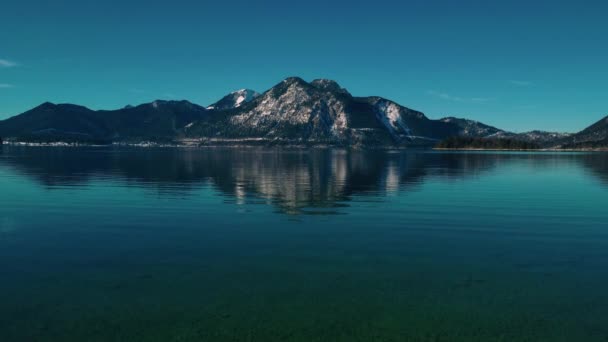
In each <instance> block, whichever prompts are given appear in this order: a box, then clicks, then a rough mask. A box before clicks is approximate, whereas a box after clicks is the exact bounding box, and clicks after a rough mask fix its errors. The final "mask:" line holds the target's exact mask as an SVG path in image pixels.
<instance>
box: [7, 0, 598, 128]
mask: <svg viewBox="0 0 608 342" xmlns="http://www.w3.org/2000/svg"><path fill="white" fill-rule="evenodd" d="M606 13H608V2H606V1H585V4H581V2H580V1H520V0H513V1H487V0H486V1H467V0H461V1H432V0H431V1H385V0H376V1H354V0H353V1H332V2H331V3H329V2H328V1H319V0H308V1H297V2H291V1H241V0H232V1H225V2H224V1H222V2H220V1H213V2H211V1H209V2H208V1H204V2H203V1H181V0H174V1H170V2H167V1H91V0H78V1H75V0H67V1H65V0H64V1H61V0H57V1H48V0H46V1H29V0H20V1H16V0H4V1H2V4H0V118H6V117H9V116H12V115H15V114H18V113H21V112H23V111H25V110H28V109H30V108H32V107H34V106H36V105H38V104H40V103H42V102H44V101H51V102H56V103H64V102H70V103H77V104H82V105H85V106H88V107H91V108H93V109H113V108H119V107H123V106H125V105H127V104H139V103H143V102H148V101H152V100H155V99H187V100H190V101H192V102H195V103H199V104H202V105H206V104H210V103H211V102H213V101H215V100H217V99H219V98H221V97H222V96H223V95H225V94H226V93H228V92H230V91H233V90H236V89H240V88H252V89H255V90H258V91H264V90H267V89H268V88H270V87H271V86H273V85H274V84H276V83H278V82H279V81H280V80H282V79H283V78H285V77H288V76H300V77H302V78H304V79H306V80H312V79H315V78H331V79H335V80H337V81H338V82H339V83H340V84H341V85H342V86H344V87H346V88H348V89H349V90H350V91H351V93H353V94H354V95H358V96H367V95H379V96H383V97H386V98H389V99H392V100H395V101H397V102H399V103H400V104H402V105H404V106H407V107H410V108H413V109H417V110H420V111H422V112H424V113H425V114H427V116H428V117H430V118H440V117H443V116H459V117H467V118H472V119H475V120H479V121H482V122H485V123H488V124H492V125H495V126H498V127H500V128H503V129H509V130H513V131H525V130H531V129H545V130H557V131H578V130H580V129H582V128H584V127H586V126H588V125H589V124H591V123H593V122H595V121H597V120H599V119H600V118H602V117H603V116H605V115H607V114H608V82H606V80H608V24H606Z"/></svg>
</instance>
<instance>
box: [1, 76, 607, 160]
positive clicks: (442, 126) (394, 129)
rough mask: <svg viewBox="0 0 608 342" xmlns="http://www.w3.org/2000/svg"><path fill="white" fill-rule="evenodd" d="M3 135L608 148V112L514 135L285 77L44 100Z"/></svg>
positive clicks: (6, 123) (8, 123)
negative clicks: (161, 92) (117, 103)
mask: <svg viewBox="0 0 608 342" xmlns="http://www.w3.org/2000/svg"><path fill="white" fill-rule="evenodd" d="M0 136H2V137H4V138H5V139H7V140H18V141H33V142H51V141H67V142H70V141H77V142H85V143H86V142H91V143H110V142H141V141H155V142H172V143H182V144H190V145H193V144H194V145H234V144H238V145H249V144H256V145H305V146H315V145H331V146H345V147H411V146H434V145H436V144H437V143H438V142H440V141H442V140H444V139H447V138H452V137H464V138H484V139H511V140H519V141H526V142H533V143H536V144H538V145H539V146H542V147H546V148H602V147H608V117H606V118H604V119H602V120H600V121H598V122H597V123H595V124H594V125H592V126H590V127H589V128H587V129H585V130H583V131H581V132H579V133H576V134H566V133H553V132H543V131H532V132H527V133H512V132H508V131H505V130H501V129H499V128H496V127H492V126H489V125H486V124H483V123H480V122H477V121H472V120H467V119H461V118H454V117H447V118H443V119H439V120H432V119H429V118H427V117H426V116H425V115H424V114H423V113H421V112H419V111H416V110H412V109H409V108H407V107H404V106H401V105H400V104H398V103H396V102H394V101H391V100H388V99H385V98H382V97H376V96H371V97H356V96H353V95H351V94H350V93H349V92H348V91H347V90H346V89H344V88H342V87H341V86H340V85H339V84H338V83H336V82H335V81H332V80H326V79H319V80H314V81H312V82H306V81H304V80H303V79H301V78H298V77H290V78H287V79H285V80H283V81H282V82H280V83H279V84H277V85H275V86H274V87H272V88H271V89H269V90H268V91H266V92H264V93H263V94H259V93H257V92H255V91H253V90H248V89H243V90H239V91H236V92H233V93H231V94H228V95H227V96H225V97H224V98H222V99H220V100H219V101H218V102H216V103H214V104H212V105H210V106H207V107H203V106H200V105H197V104H193V103H191V102H188V101H160V100H158V101H154V102H152V103H147V104H142V105H139V106H127V107H124V108H122V109H118V110H97V111H95V110H91V109H88V108H86V107H83V106H78V105H73V104H52V103H48V102H47V103H44V104H42V105H40V106H38V107H35V108H33V109H31V110H29V111H27V112H25V113H22V114H19V115H17V116H14V117H12V118H9V119H6V120H3V121H0Z"/></svg>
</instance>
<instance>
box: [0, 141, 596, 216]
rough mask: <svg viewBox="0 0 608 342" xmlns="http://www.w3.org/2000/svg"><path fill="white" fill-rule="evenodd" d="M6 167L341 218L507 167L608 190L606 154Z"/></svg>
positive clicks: (233, 152)
mask: <svg viewBox="0 0 608 342" xmlns="http://www.w3.org/2000/svg"><path fill="white" fill-rule="evenodd" d="M4 150H5V153H4V154H3V155H0V166H2V167H8V168H11V169H13V170H16V171H17V172H18V173H19V174H22V175H25V176H27V177H29V178H31V179H33V180H35V181H36V182H38V183H40V184H41V185H43V186H44V187H46V188H48V189H50V190H52V189H56V188H65V187H86V186H87V185H88V184H89V183H90V182H94V181H99V180H102V181H112V182H118V183H120V184H121V185H126V186H132V187H138V188H144V189H147V190H151V191H153V192H154V193H155V194H157V195H159V196H192V195H193V194H194V190H196V189H198V188H200V187H202V186H212V187H214V188H216V189H218V190H220V191H221V193H222V194H224V196H226V197H227V198H228V199H229V200H232V201H234V202H236V203H239V204H242V203H249V202H252V201H253V202H260V201H262V203H267V204H271V205H274V206H276V208H278V209H279V211H281V212H283V213H286V214H338V213H340V208H341V207H344V206H348V203H349V201H352V200H353V198H354V197H357V196H362V197H365V198H367V199H368V200H381V199H382V198H383V197H384V196H387V195H388V194H391V193H395V192H407V191H416V188H417V187H419V186H420V185H421V184H423V183H424V182H425V181H427V180H429V179H436V180H445V181H458V180H463V179H467V178H474V177H478V176H480V175H482V174H484V173H486V172H488V171H490V170H493V169H495V168H497V167H499V166H508V165H510V164H513V163H520V162H526V163H527V164H528V165H531V166H532V167H533V168H537V169H539V170H541V171H542V169H543V168H548V167H555V166H556V165H558V166H559V165H570V166H574V167H577V168H582V169H583V170H585V172H587V173H589V174H591V175H593V176H594V177H596V178H598V179H599V180H601V181H602V182H603V184H604V185H608V155H607V154H601V153H494V152H470V153H466V152H460V153H459V152H434V151H346V150H335V149H313V150H284V149H263V148H244V149H237V148H209V149H176V148H148V149H144V148H124V147H121V148H114V147H98V148H96V147H87V148H57V147H49V148H46V147H12V146H11V147H5V148H4Z"/></svg>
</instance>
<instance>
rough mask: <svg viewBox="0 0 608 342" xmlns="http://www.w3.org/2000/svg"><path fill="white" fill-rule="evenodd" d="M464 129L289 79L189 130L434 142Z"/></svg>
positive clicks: (215, 135)
mask: <svg viewBox="0 0 608 342" xmlns="http://www.w3.org/2000/svg"><path fill="white" fill-rule="evenodd" d="M460 131H462V129H461V127H459V126H458V125H456V124H454V123H450V122H443V121H440V120H430V119H428V118H427V117H426V116H425V115H424V114H422V113H421V112H418V111H415V110H412V109H409V108H406V107H403V106H401V105H399V104H397V103H395V102H393V101H390V100H387V99H384V98H381V97H353V96H352V95H351V94H350V93H349V92H348V91H347V90H346V89H344V88H342V87H341V86H340V85H339V84H338V83H336V82H335V81H331V80H326V79H319V80H314V81H312V82H310V83H308V82H306V81H304V80H302V79H301V78H298V77H291V78H288V79H285V80H284V81H282V82H281V83H279V84H277V85H276V86H274V87H273V88H271V89H270V90H268V91H267V92H265V93H264V94H262V95H260V96H258V97H256V98H255V99H253V100H252V101H251V102H248V103H245V104H243V105H242V106H240V107H238V108H234V109H231V110H227V111H223V112H217V113H215V114H212V115H209V116H207V117H206V118H205V119H203V120H201V121H199V122H197V123H196V124H195V125H194V126H193V127H191V128H190V129H189V130H188V136H189V137H191V138H197V137H205V138H207V139H208V141H211V142H213V143H215V142H218V141H221V140H226V139H228V140H229V141H233V140H234V139H240V140H241V141H244V140H249V141H251V140H257V141H265V142H274V143H292V144H332V145H347V146H360V145H366V146H367V145H374V146H377V145H383V146H388V145H392V146H394V145H432V144H434V143H435V142H437V141H439V140H441V139H444V138H446V137H449V136H452V135H456V134H458V133H459V132H460Z"/></svg>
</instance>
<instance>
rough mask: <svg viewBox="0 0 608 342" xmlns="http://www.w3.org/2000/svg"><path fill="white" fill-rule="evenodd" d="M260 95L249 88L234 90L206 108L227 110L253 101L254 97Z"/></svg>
mask: <svg viewBox="0 0 608 342" xmlns="http://www.w3.org/2000/svg"><path fill="white" fill-rule="evenodd" d="M258 96H260V94H259V93H258V92H257V91H255V90H251V89H241V90H237V91H234V92H232V93H230V94H228V95H226V96H224V97H223V98H222V99H221V100H219V101H217V102H216V103H214V104H212V105H211V106H209V107H207V109H208V110H228V109H234V108H239V107H240V106H242V105H244V104H246V103H249V102H251V101H253V100H254V99H255V98H256V97H258Z"/></svg>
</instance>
